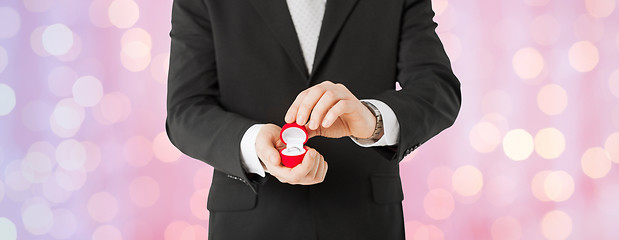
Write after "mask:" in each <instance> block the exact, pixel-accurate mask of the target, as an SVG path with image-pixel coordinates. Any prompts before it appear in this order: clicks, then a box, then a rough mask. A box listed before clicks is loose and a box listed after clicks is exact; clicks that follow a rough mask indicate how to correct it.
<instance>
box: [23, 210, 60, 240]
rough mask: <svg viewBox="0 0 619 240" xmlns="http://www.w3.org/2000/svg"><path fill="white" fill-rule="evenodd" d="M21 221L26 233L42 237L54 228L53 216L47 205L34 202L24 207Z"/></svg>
mask: <svg viewBox="0 0 619 240" xmlns="http://www.w3.org/2000/svg"><path fill="white" fill-rule="evenodd" d="M26 204H27V203H26ZM22 221H23V223H24V227H25V228H26V231H28V232H30V233H31V234H33V235H43V234H47V233H48V232H49V231H50V230H51V229H52V227H53V226H54V215H53V213H52V210H51V209H50V208H49V206H48V205H47V204H44V203H38V202H36V203H33V204H30V205H26V206H24V210H23V211H22Z"/></svg>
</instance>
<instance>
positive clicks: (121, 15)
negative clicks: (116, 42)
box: [108, 0, 140, 28]
mask: <svg viewBox="0 0 619 240" xmlns="http://www.w3.org/2000/svg"><path fill="white" fill-rule="evenodd" d="M108 17H109V18H110V23H112V24H113V25H114V26H116V27H117V28H130V27H132V26H133V25H134V24H135V23H136V22H137V21H138V18H139V17H140V8H139V7H138V4H137V3H136V2H134V1H132V0H115V1H113V2H112V3H111V4H110V7H109V9H108Z"/></svg>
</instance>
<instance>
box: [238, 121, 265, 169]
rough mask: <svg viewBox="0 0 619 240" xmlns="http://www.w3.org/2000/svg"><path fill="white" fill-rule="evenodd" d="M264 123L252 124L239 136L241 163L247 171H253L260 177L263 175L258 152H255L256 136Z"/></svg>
mask: <svg viewBox="0 0 619 240" xmlns="http://www.w3.org/2000/svg"><path fill="white" fill-rule="evenodd" d="M262 126H264V124H254V125H252V126H251V127H249V129H247V131H245V134H243V138H241V165H243V169H245V172H248V173H255V174H258V175H260V176H261V177H264V176H265V173H264V168H263V167H262V164H260V159H258V154H257V153H256V137H258V133H259V132H260V128H262Z"/></svg>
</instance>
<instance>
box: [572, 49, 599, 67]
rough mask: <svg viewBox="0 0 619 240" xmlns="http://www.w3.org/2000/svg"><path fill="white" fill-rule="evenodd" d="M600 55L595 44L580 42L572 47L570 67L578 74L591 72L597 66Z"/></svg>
mask: <svg viewBox="0 0 619 240" xmlns="http://www.w3.org/2000/svg"><path fill="white" fill-rule="evenodd" d="M599 57H600V54H599V52H598V49H597V47H596V46H595V45H593V43H591V42H588V41H580V42H577V43H574V44H573V45H572V47H570V51H569V60H570V65H571V66H572V68H574V69H575V70H576V71H578V72H590V71H592V70H593V69H594V68H595V66H597V64H598V62H599V61H600V59H599Z"/></svg>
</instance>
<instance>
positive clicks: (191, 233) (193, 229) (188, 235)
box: [179, 225, 208, 240]
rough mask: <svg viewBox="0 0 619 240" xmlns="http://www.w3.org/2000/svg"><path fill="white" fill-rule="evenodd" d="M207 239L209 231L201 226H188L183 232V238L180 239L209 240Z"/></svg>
mask: <svg viewBox="0 0 619 240" xmlns="http://www.w3.org/2000/svg"><path fill="white" fill-rule="evenodd" d="M207 238H208V231H207V230H206V228H204V227H202V226H200V225H192V226H188V227H186V228H185V229H183V232H181V236H180V238H179V239H182V240H185V239H187V240H193V239H195V240H197V239H207Z"/></svg>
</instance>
